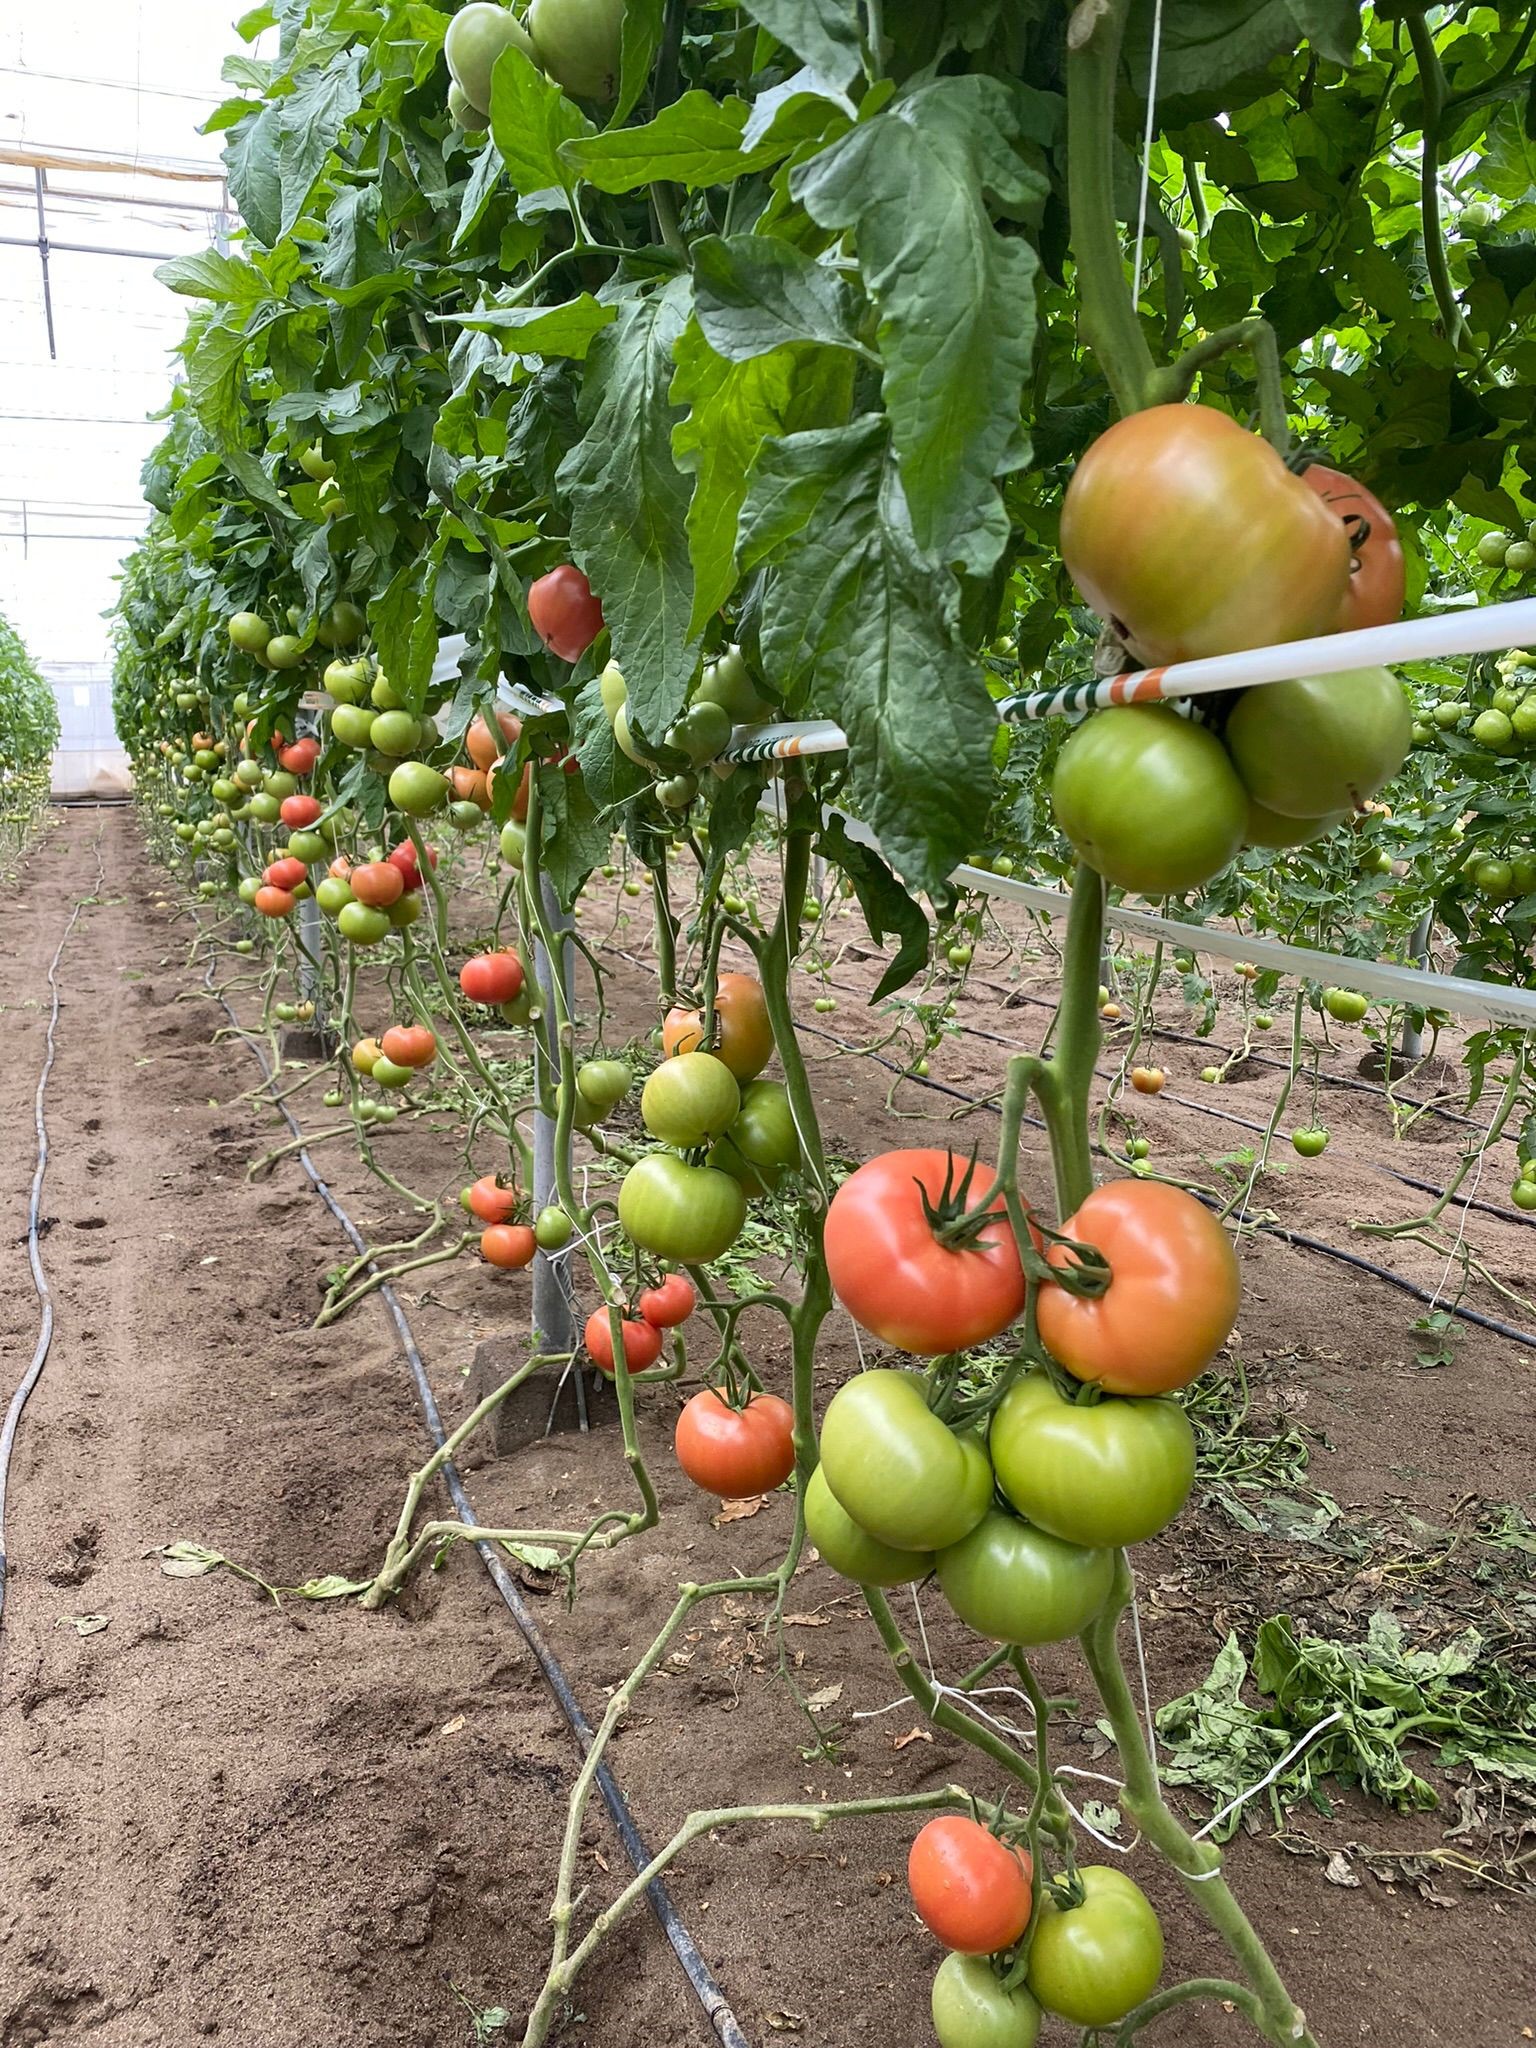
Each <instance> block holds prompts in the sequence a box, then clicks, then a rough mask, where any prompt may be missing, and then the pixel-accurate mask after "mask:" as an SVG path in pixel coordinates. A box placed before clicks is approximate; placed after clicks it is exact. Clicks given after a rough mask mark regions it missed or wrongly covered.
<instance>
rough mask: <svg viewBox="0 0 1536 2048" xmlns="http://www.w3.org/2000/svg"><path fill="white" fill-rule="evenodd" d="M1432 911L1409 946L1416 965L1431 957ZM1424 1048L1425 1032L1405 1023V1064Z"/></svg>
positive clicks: (1421, 921)
mask: <svg viewBox="0 0 1536 2048" xmlns="http://www.w3.org/2000/svg"><path fill="white" fill-rule="evenodd" d="M1430 923H1431V918H1430V913H1429V912H1428V911H1427V910H1426V911H1425V913H1424V915H1423V916H1422V917H1421V918H1420V919H1419V921H1418V923H1417V924H1416V925H1415V926H1414V930H1413V939H1412V942H1411V944H1410V945H1409V948H1408V958H1409V960H1410V961H1411V962H1412V963H1413V965H1414V966H1415V967H1422V966H1423V965H1424V963H1425V962H1426V961H1427V960H1428V958H1429V927H1430ZM1423 1048H1424V1033H1423V1032H1422V1031H1421V1030H1420V1028H1419V1026H1418V1025H1417V1024H1414V1023H1410V1022H1405V1023H1404V1025H1403V1045H1402V1059H1403V1064H1404V1065H1405V1066H1410V1067H1411V1066H1412V1065H1413V1063H1414V1061H1415V1060H1416V1059H1417V1058H1418V1057H1419V1055H1420V1053H1421V1052H1422V1051H1423Z"/></svg>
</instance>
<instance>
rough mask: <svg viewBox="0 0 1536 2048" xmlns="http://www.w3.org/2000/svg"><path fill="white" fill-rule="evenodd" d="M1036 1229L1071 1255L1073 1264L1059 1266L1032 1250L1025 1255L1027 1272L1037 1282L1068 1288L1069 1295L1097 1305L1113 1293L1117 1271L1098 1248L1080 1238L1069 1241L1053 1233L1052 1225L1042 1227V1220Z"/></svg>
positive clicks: (1046, 1224)
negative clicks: (1104, 1296) (1111, 1289)
mask: <svg viewBox="0 0 1536 2048" xmlns="http://www.w3.org/2000/svg"><path fill="white" fill-rule="evenodd" d="M1034 1228H1035V1229H1036V1230H1037V1231H1038V1232H1039V1233H1040V1235H1041V1237H1043V1238H1045V1239H1046V1240H1047V1241H1048V1242H1049V1243H1051V1244H1053V1245H1060V1246H1061V1248H1062V1250H1063V1251H1066V1252H1070V1253H1071V1262H1070V1263H1069V1264H1067V1265H1064V1266H1058V1265H1056V1264H1054V1263H1053V1262H1052V1261H1051V1260H1049V1259H1046V1258H1044V1257H1043V1256H1042V1255H1041V1254H1040V1253H1039V1252H1038V1251H1036V1250H1035V1249H1034V1247H1033V1246H1031V1247H1030V1248H1029V1249H1028V1250H1027V1251H1024V1252H1023V1254H1022V1255H1023V1259H1024V1269H1025V1271H1026V1272H1027V1273H1029V1274H1030V1276H1031V1277H1032V1278H1033V1279H1035V1280H1037V1281H1038V1280H1045V1281H1049V1282H1050V1283H1051V1284H1052V1286H1055V1287H1062V1288H1065V1289H1066V1291H1067V1293H1068V1294H1075V1295H1077V1296H1079V1297H1080V1298H1081V1299H1082V1300H1084V1301H1097V1300H1098V1299H1099V1297H1100V1296H1101V1295H1105V1294H1107V1293H1108V1292H1109V1289H1110V1283H1111V1282H1112V1281H1113V1279H1114V1277H1115V1275H1114V1271H1113V1268H1112V1267H1111V1266H1110V1263H1109V1261H1108V1259H1106V1258H1105V1256H1104V1254H1103V1252H1101V1251H1100V1250H1099V1248H1098V1246H1097V1245H1094V1244H1084V1243H1083V1241H1082V1240H1081V1239H1080V1238H1076V1237H1069V1236H1068V1235H1067V1234H1066V1232H1065V1231H1062V1230H1053V1229H1052V1227H1051V1226H1050V1224H1048V1223H1042V1222H1041V1221H1040V1220H1039V1218H1038V1217H1036V1218H1035V1219H1034Z"/></svg>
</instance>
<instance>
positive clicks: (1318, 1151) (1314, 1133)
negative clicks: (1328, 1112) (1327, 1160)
mask: <svg viewBox="0 0 1536 2048" xmlns="http://www.w3.org/2000/svg"><path fill="white" fill-rule="evenodd" d="M1291 1144H1292V1146H1293V1147H1294V1148H1295V1150H1296V1152H1297V1153H1298V1154H1299V1156H1300V1157H1301V1158H1303V1159H1317V1158H1320V1157H1321V1155H1322V1154H1323V1153H1324V1152H1326V1151H1327V1149H1328V1133H1327V1132H1326V1131H1325V1130H1324V1129H1323V1127H1322V1125H1321V1124H1308V1125H1305V1126H1303V1127H1302V1128H1301V1129H1299V1130H1295V1131H1292V1133H1291Z"/></svg>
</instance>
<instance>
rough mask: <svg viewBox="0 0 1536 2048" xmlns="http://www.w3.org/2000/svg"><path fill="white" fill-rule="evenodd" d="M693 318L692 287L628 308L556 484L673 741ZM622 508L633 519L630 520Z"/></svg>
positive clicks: (687, 606)
mask: <svg viewBox="0 0 1536 2048" xmlns="http://www.w3.org/2000/svg"><path fill="white" fill-rule="evenodd" d="M505 62H506V58H505V57H503V58H501V59H500V60H499V61H498V67H497V68H498V74H499V71H500V66H501V64H504V63H505ZM687 312H688V285H687V281H686V279H682V278H678V279H674V280H673V282H672V283H670V284H668V285H667V286H666V287H665V288H664V289H663V290H661V291H654V290H653V291H650V292H649V293H647V294H646V295H645V296H636V297H632V298H628V299H623V300H620V301H619V302H618V304H617V317H616V318H615V321H614V324H613V325H612V326H611V327H605V328H604V329H603V331H602V332H601V333H600V334H599V335H598V336H597V337H596V338H595V340H594V341H593V344H592V350H591V354H590V355H589V356H588V358H587V374H586V381H585V382H584V384H583V386H582V393H581V410H580V414H579V419H580V424H581V427H582V429H583V433H582V438H581V440H579V441H578V442H577V443H576V445H575V446H574V447H573V448H572V449H571V450H570V452H569V453H568V454H567V455H566V457H565V459H564V461H563V462H562V463H561V464H560V467H559V470H558V472H557V475H556V485H557V488H558V489H559V490H561V491H563V492H564V493H565V494H566V496H567V497H568V498H569V500H570V506H571V548H572V553H573V555H574V557H575V560H576V562H577V564H578V565H579V567H581V568H582V569H583V570H585V572H586V574H587V578H588V580H589V581H590V583H591V585H592V588H593V589H594V590H595V591H596V592H597V594H598V596H599V597H600V598H601V599H602V603H603V613H604V616H605V618H606V620H607V622H608V628H609V632H610V634H611V636H612V644H613V658H614V660H615V661H616V662H617V663H618V665H619V667H620V668H621V669H622V671H623V673H624V679H625V682H626V684H627V686H628V689H629V701H630V703H631V705H632V706H633V707H634V714H635V718H636V720H637V722H638V724H639V726H640V730H641V731H642V732H649V733H660V732H665V731H666V729H667V727H668V726H669V725H670V724H671V723H672V720H673V719H674V718H675V717H676V716H677V714H678V712H679V711H680V710H681V709H682V705H683V699H684V697H685V696H686V695H687V691H688V685H689V683H690V682H691V680H692V678H693V671H694V666H695V662H696V659H697V657H696V654H695V651H694V648H693V646H692V644H691V641H690V635H691V631H692V628H691V624H690V616H689V615H690V612H691V609H692V604H693V570H692V565H691V562H690V559H689V552H688V534H687V526H686V521H687V516H688V496H689V492H688V483H687V480H686V478H685V477H684V476H683V475H682V473H681V472H680V471H679V469H678V467H677V463H676V461H675V459H674V457H673V453H672V427H673V414H672V408H671V403H670V400H669V396H668V392H669V387H670V384H671V381H672V350H673V347H674V345H675V343H676V342H677V339H678V337H679V336H680V335H681V333H682V331H683V323H684V321H685V320H686V318H687ZM615 506H623V507H624V508H625V514H624V516H623V517H622V518H617V519H616V518H615V517H614V508H615Z"/></svg>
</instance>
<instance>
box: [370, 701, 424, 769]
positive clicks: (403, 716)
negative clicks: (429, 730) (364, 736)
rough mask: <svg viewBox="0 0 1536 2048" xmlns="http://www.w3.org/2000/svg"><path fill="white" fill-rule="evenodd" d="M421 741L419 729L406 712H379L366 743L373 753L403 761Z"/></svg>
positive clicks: (413, 751)
mask: <svg viewBox="0 0 1536 2048" xmlns="http://www.w3.org/2000/svg"><path fill="white" fill-rule="evenodd" d="M420 739H421V727H420V725H419V724H418V722H417V721H416V720H415V719H414V718H412V716H411V714H410V713H409V712H408V711H381V712H380V713H379V715H378V716H377V717H376V718H375V719H374V721H373V725H372V727H371V729H370V731H369V735H368V743H369V745H370V746H371V747H372V748H373V750H374V752H375V753H379V754H388V755H389V757H390V759H391V760H394V761H403V760H404V759H405V757H406V756H407V755H408V754H414V753H415V751H416V747H417V743H418V742H419V740H420Z"/></svg>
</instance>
